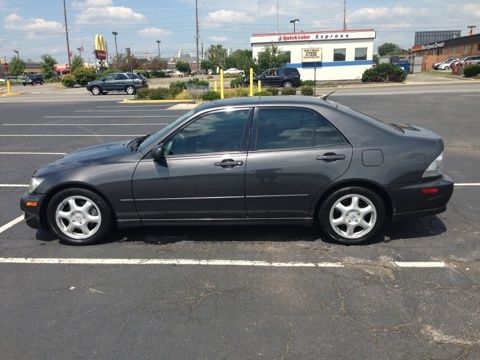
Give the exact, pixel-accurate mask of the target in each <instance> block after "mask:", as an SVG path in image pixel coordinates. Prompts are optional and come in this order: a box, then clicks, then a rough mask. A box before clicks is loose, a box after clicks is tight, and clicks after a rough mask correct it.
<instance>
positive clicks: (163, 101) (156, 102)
mask: <svg viewBox="0 0 480 360" xmlns="http://www.w3.org/2000/svg"><path fill="white" fill-rule="evenodd" d="M119 103H120V104H197V103H196V102H195V100H137V99H123V100H122V101H120V102H119Z"/></svg>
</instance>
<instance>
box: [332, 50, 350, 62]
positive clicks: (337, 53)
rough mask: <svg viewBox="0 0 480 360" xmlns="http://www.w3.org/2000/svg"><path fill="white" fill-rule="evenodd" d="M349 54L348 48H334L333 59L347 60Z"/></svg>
mask: <svg viewBox="0 0 480 360" xmlns="http://www.w3.org/2000/svg"><path fill="white" fill-rule="evenodd" d="M346 54H347V49H345V48H344V49H334V50H333V61H345V57H346Z"/></svg>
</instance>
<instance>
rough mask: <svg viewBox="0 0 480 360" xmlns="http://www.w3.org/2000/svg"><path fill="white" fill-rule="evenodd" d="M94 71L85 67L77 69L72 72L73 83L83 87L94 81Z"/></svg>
mask: <svg viewBox="0 0 480 360" xmlns="http://www.w3.org/2000/svg"><path fill="white" fill-rule="evenodd" d="M95 75H96V74H95V69H89V68H86V67H83V66H82V67H77V68H76V69H75V71H74V72H73V76H74V77H75V82H76V83H77V84H78V85H81V86H85V85H87V83H88V82H89V81H92V80H95Z"/></svg>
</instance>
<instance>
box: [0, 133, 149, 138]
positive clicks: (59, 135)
mask: <svg viewBox="0 0 480 360" xmlns="http://www.w3.org/2000/svg"><path fill="white" fill-rule="evenodd" d="M144 135H145V134H141V135H139V134H133V135H132V134H118V135H115V134H113V135H112V134H109V135H102V134H8V135H6V134H0V137H45V136H47V137H52V136H53V137H67V136H68V137H77V136H79V137H85V136H87V137H88V136H94V137H109V136H113V137H115V136H116V137H124V138H132V137H138V136H144Z"/></svg>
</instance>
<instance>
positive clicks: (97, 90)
mask: <svg viewBox="0 0 480 360" xmlns="http://www.w3.org/2000/svg"><path fill="white" fill-rule="evenodd" d="M90 91H91V92H92V95H100V94H101V93H102V91H101V90H100V87H98V86H92V88H91V89H90Z"/></svg>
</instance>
